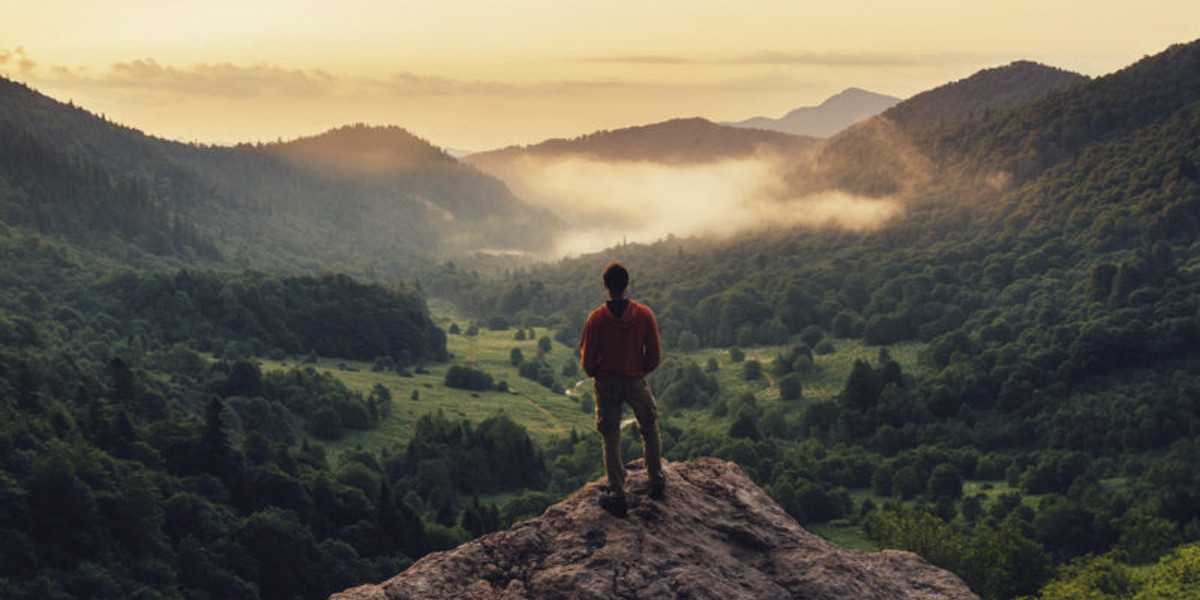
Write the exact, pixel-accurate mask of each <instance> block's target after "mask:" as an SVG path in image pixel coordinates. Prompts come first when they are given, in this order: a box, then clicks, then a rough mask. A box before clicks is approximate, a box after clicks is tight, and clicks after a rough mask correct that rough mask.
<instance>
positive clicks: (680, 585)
mask: <svg viewBox="0 0 1200 600" xmlns="http://www.w3.org/2000/svg"><path fill="white" fill-rule="evenodd" d="M644 472H645V471H644V469H639V470H637V471H633V472H632V473H631V475H632V477H631V481H630V484H631V485H633V486H636V485H644V484H645V474H644ZM666 475H667V482H668V488H667V497H666V500H665V501H663V502H661V503H659V502H652V501H650V500H648V499H642V498H639V499H640V500H641V502H640V503H638V504H637V505H636V506H634V507H633V508H632V509H631V510H630V512H629V515H628V516H627V517H626V518H614V517H612V516H610V515H609V514H608V513H606V512H605V511H604V510H603V509H601V508H600V507H599V506H598V505H597V503H596V500H597V497H598V496H599V495H600V493H601V486H602V483H601V482H600V481H595V482H592V483H590V484H588V485H586V486H584V487H583V488H582V489H580V490H579V491H577V492H575V493H574V494H572V495H571V496H570V497H568V498H567V499H566V500H563V501H562V502H560V503H558V504H555V505H554V506H551V507H550V508H548V509H546V511H545V512H544V513H543V514H542V515H541V516H540V517H537V518H534V519H530V520H527V521H524V522H521V523H519V524H517V525H515V526H513V527H512V528H511V529H509V530H506V531H500V532H496V533H492V534H489V535H485V536H483V537H481V538H479V539H476V540H474V541H471V542H468V543H466V544H463V545H462V546H459V547H458V548H455V549H453V550H450V551H447V552H440V553H436V554H431V555H429V556H426V557H425V558H423V559H421V560H420V561H418V562H417V563H416V564H414V565H413V566H411V567H409V568H408V569H407V570H405V571H404V572H402V573H400V574H399V575H397V576H396V577H394V578H392V579H390V580H388V581H386V582H384V583H381V584H378V585H365V586H360V587H357V588H353V589H350V590H346V591H345V592H342V593H340V594H334V595H333V597H332V599H333V600H385V599H409V598H429V599H441V598H446V599H449V598H474V599H477V600H484V599H492V598H494V599H497V600H499V599H501V598H503V599H513V600H515V599H519V598H666V597H672V598H696V599H712V600H722V599H729V598H764V599H767V598H778V599H783V598H811V599H812V600H841V599H843V598H847V597H851V598H857V599H862V600H871V599H885V598H886V599H903V598H912V599H917V598H927V599H934V598H937V599H947V600H948V599H953V598H962V599H968V598H978V596H976V595H975V594H973V593H972V592H971V590H969V589H968V588H967V586H966V585H964V584H963V583H962V581H961V580H959V579H958V577H956V576H954V575H953V574H951V573H949V572H946V571H943V570H941V569H938V568H936V567H933V566H932V565H930V564H929V563H927V562H925V561H924V560H922V559H921V558H920V557H918V556H917V555H915V554H912V553H909V552H900V551H894V550H885V551H883V552H874V553H865V552H856V551H852V550H845V549H842V548H839V547H837V546H834V545H833V544H831V543H829V542H827V541H825V540H823V539H821V538H819V537H817V536H815V535H813V534H811V533H808V532H807V531H805V530H804V529H803V528H801V527H800V525H799V524H797V523H796V521H795V520H794V519H792V518H791V517H790V516H788V514H787V513H786V512H784V511H783V509H781V508H780V507H779V505H778V504H776V503H775V502H774V501H773V500H771V498H770V497H769V496H767V494H766V493H765V492H763V490H762V489H760V488H759V487H758V486H756V485H755V484H754V482H753V481H751V480H750V478H749V477H747V476H746V474H745V473H744V472H743V471H742V470H741V469H740V468H738V466H737V465H735V464H733V463H729V462H725V461H720V460H715V459H697V460H694V461H690V462H687V463H675V464H671V465H669V466H668V468H667V469H666Z"/></svg>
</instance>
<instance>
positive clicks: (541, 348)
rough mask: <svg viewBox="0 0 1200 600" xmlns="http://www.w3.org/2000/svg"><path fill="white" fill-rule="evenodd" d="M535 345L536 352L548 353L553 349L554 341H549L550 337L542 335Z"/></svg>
mask: <svg viewBox="0 0 1200 600" xmlns="http://www.w3.org/2000/svg"><path fill="white" fill-rule="evenodd" d="M537 347H538V352H541V353H543V354H548V353H549V352H550V351H551V350H553V349H554V342H553V341H551V339H550V338H548V337H546V336H542V338H541V339H539V340H538V343H537Z"/></svg>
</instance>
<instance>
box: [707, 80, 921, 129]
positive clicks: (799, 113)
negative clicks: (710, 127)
mask: <svg viewBox="0 0 1200 600" xmlns="http://www.w3.org/2000/svg"><path fill="white" fill-rule="evenodd" d="M898 102H900V98H896V97H895V96H888V95H886V94H879V93H876V92H872V91H869V90H864V89H862V88H856V87H852V88H847V89H845V90H842V91H841V92H838V93H837V94H834V95H833V96H830V97H829V98H827V99H825V101H824V102H822V103H820V104H818V105H816V106H801V107H799V108H794V109H792V110H791V111H788V113H787V114H785V115H783V116H782V117H779V118H778V119H772V118H770V117H753V118H750V119H746V120H744V121H736V122H732V123H726V125H730V126H732V127H745V128H753V129H767V130H770V131H779V132H783V133H790V134H792V135H807V136H814V137H829V136H831V135H834V134H835V133H837V132H839V131H841V130H843V129H845V128H847V127H849V126H851V125H853V124H855V123H857V122H859V121H861V120H863V119H866V118H870V117H873V116H875V115H877V114H879V113H881V112H883V111H885V110H887V109H889V108H891V107H892V106H895V105H896V103H898Z"/></svg>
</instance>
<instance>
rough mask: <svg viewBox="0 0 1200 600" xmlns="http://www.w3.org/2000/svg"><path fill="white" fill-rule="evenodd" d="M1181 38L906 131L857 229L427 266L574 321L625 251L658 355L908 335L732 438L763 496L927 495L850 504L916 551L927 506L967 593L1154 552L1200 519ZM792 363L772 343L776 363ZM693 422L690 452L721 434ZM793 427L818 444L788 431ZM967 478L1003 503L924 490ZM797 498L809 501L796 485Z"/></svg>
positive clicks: (1192, 110)
mask: <svg viewBox="0 0 1200 600" xmlns="http://www.w3.org/2000/svg"><path fill="white" fill-rule="evenodd" d="M1197 56H1200V43H1192V44H1187V45H1181V46H1176V47H1173V48H1171V49H1169V50H1167V51H1166V52H1164V53H1162V54H1160V55H1157V56H1153V57H1150V58H1147V59H1145V60H1143V61H1141V62H1139V63H1137V64H1134V65H1132V66H1130V67H1128V68H1126V69H1123V70H1121V71H1119V72H1116V73H1114V74H1112V75H1108V76H1105V77H1101V78H1098V79H1096V80H1093V81H1087V82H1079V81H1078V78H1076V77H1072V76H1061V77H1059V76H1056V77H1051V78H1050V80H1051V81H1059V82H1068V85H1067V86H1066V87H1065V88H1062V87H1061V86H1060V87H1059V88H1058V91H1051V90H1049V89H1046V90H1045V91H1044V92H1043V94H1045V93H1049V94H1051V95H1049V96H1046V97H1045V98H1044V99H1040V100H1038V99H1035V100H1033V101H1032V102H1031V103H1029V104H1024V105H1019V106H1015V107H1010V108H1003V107H993V108H990V109H988V110H983V111H978V110H975V111H971V110H963V111H960V114H962V115H964V117H963V118H964V120H963V121H961V122H960V123H959V124H957V125H955V126H953V127H949V126H946V125H944V124H937V125H936V126H934V127H933V128H932V129H931V130H929V131H933V132H935V133H932V134H926V135H922V136H915V137H908V138H906V143H909V144H911V145H912V147H913V148H914V149H915V150H917V151H919V152H921V153H922V154H923V155H924V156H925V157H926V158H927V159H928V161H929V162H928V167H929V169H930V170H931V174H930V176H929V177H928V179H926V180H924V182H923V183H921V185H919V186H916V187H914V188H912V189H908V190H906V198H908V202H907V209H906V210H907V213H906V215H905V216H904V217H903V218H900V219H897V220H895V221H893V222H891V223H889V224H888V225H886V226H884V227H882V228H881V229H880V230H878V231H875V232H870V233H848V232H838V231H816V230H810V231H794V232H787V233H782V232H777V233H774V234H767V235H762V236H758V237H754V238H739V239H734V240H732V241H728V242H711V241H702V240H690V239H679V240H667V241H662V242H659V243H656V244H651V245H639V244H633V245H627V246H621V247H618V248H614V249H612V250H610V251H607V252H604V253H601V254H598V255H591V256H585V257H582V258H580V259H578V260H569V261H564V262H562V263H560V264H558V265H554V266H552V267H547V268H542V269H536V270H533V271H530V272H527V273H520V274H517V275H515V276H513V278H512V279H511V280H510V281H508V282H503V283H496V284H488V283H475V282H473V281H471V280H470V279H468V278H466V277H464V276H462V274H461V273H454V272H451V271H444V272H443V273H442V274H441V276H440V277H438V278H437V279H435V280H433V281H431V282H430V283H429V284H428V285H429V287H431V288H435V289H438V290H439V291H442V292H444V293H447V294H452V295H455V296H456V297H458V298H460V300H461V301H462V302H463V303H464V304H467V305H469V306H471V307H472V308H473V309H474V310H476V311H478V312H479V314H481V315H488V314H505V315H510V316H513V317H514V318H517V319H519V318H522V317H523V316H527V317H528V318H531V319H539V318H540V319H546V318H547V317H546V316H547V315H555V316H554V317H553V318H554V319H556V320H557V321H558V324H559V326H560V327H561V331H562V333H561V336H560V338H561V339H563V340H564V341H566V342H568V343H570V342H571V341H573V339H574V336H575V332H576V331H577V329H578V326H579V325H578V324H579V323H580V322H581V319H582V315H584V314H585V312H584V311H585V310H587V309H588V308H589V307H590V306H592V305H594V304H595V302H597V300H598V293H597V291H598V289H599V285H598V283H595V282H597V281H598V279H597V278H598V271H599V269H600V268H601V267H602V266H603V263H604V262H605V261H607V260H609V259H610V258H619V259H621V260H623V261H625V263H626V264H628V265H629V266H630V268H631V270H632V271H633V273H634V281H633V283H632V289H633V293H634V295H635V297H638V298H641V299H643V300H645V301H647V302H648V303H649V304H650V305H651V306H652V307H653V308H654V309H655V311H656V312H657V313H658V315H659V318H660V324H661V326H662V330H663V334H664V337H665V339H666V340H667V344H668V352H669V351H670V348H672V347H674V348H686V347H694V346H695V345H696V344H699V345H702V346H717V347H731V346H738V347H742V348H744V347H747V346H753V345H758V344H780V343H792V344H799V343H801V342H799V341H798V340H799V339H802V338H801V337H800V336H804V335H806V334H807V333H808V332H810V331H811V332H812V333H813V334H812V336H811V338H810V339H812V340H813V341H814V342H815V341H817V340H820V339H821V337H822V336H832V337H833V338H834V339H838V338H857V339H860V340H862V341H863V342H865V343H867V344H870V345H875V346H880V347H883V348H886V347H887V346H888V345H889V344H896V343H900V342H908V341H916V342H919V343H920V344H921V345H922V348H923V349H922V350H921V353H920V364H921V367H922V369H923V374H921V375H920V376H912V375H909V376H906V377H903V378H898V377H897V376H896V375H895V373H892V374H889V370H894V369H892V367H889V364H890V363H889V362H888V360H887V359H886V358H885V357H883V356H881V358H880V360H879V361H877V362H874V364H870V363H863V364H862V365H861V367H856V369H855V371H854V372H853V373H852V374H851V375H850V378H849V379H848V381H847V382H846V387H845V390H844V392H843V395H842V397H841V401H840V402H836V403H828V404H814V405H810V406H808V407H807V408H806V410H804V411H803V413H802V414H803V416H802V417H801V418H800V419H799V420H798V421H796V422H795V423H794V424H793V427H792V428H790V429H785V430H784V431H783V432H780V433H777V434H775V435H765V436H764V437H763V438H762V439H760V440H759V441H757V442H755V443H754V444H752V445H751V446H749V447H747V448H745V449H743V450H740V452H743V453H744V454H740V455H739V456H740V458H738V460H740V461H742V462H743V464H746V465H748V466H750V467H751V468H752V469H754V471H753V472H755V473H757V474H758V477H760V479H761V481H762V482H763V483H765V484H769V485H773V486H776V487H774V488H772V489H774V490H776V491H778V492H779V493H783V489H784V487H785V486H786V485H792V486H799V487H802V488H805V489H809V488H808V487H807V486H816V488H817V489H819V488H821V487H822V486H846V487H848V488H851V489H855V488H862V487H871V488H872V489H873V491H874V493H875V494H876V495H878V496H884V497H890V496H894V497H896V498H900V499H912V498H923V500H922V501H921V502H918V503H917V504H915V505H914V504H912V503H911V502H905V503H903V504H900V503H892V502H890V501H889V502H886V503H884V504H883V505H882V506H880V505H879V504H878V503H872V505H871V506H867V505H865V504H863V505H861V506H858V507H856V509H855V510H857V511H858V514H859V515H860V516H859V517H856V518H861V520H862V523H863V526H864V527H865V530H866V531H867V533H869V534H870V535H872V536H874V537H875V539H877V540H878V541H879V542H880V543H883V544H885V545H900V546H902V547H912V548H919V549H921V550H922V551H923V552H924V551H929V552H933V550H932V549H931V548H930V547H929V546H923V545H922V544H926V543H927V542H928V541H929V540H923V539H918V537H919V536H918V534H917V533H915V532H917V531H919V530H922V529H926V530H928V529H929V527H931V526H916V527H913V526H912V525H913V524H914V523H917V522H922V521H921V519H927V518H932V519H934V521H932V523H943V524H944V525H939V527H941V529H938V531H939V534H938V536H939V537H938V539H939V542H938V543H939V544H950V545H952V546H953V545H954V544H961V545H962V547H964V548H970V549H971V551H970V552H965V551H964V552H958V553H952V552H947V553H945V554H944V555H939V556H937V557H936V558H935V559H934V562H936V563H938V564H943V565H946V566H949V567H951V568H952V569H954V570H955V571H956V572H958V573H960V574H962V575H963V576H964V577H966V578H967V581H968V582H969V583H971V584H972V586H973V587H974V588H975V589H977V590H979V591H980V592H982V593H983V594H984V595H985V596H987V597H1011V596H1013V595H1017V594H1030V593H1035V592H1036V591H1037V590H1038V588H1039V586H1040V585H1041V584H1042V583H1044V582H1046V581H1047V580H1049V579H1050V578H1051V576H1052V574H1053V573H1052V571H1051V570H1049V569H1047V568H1044V567H1041V566H1037V565H1043V564H1046V563H1047V562H1055V563H1063V562H1066V561H1069V560H1072V559H1075V558H1078V557H1081V556H1083V555H1086V554H1089V553H1090V554H1102V553H1106V552H1114V554H1113V555H1112V556H1114V557H1116V558H1117V559H1119V560H1124V561H1131V562H1135V563H1138V562H1145V561H1149V560H1153V559H1154V558H1156V557H1158V556H1159V555H1160V554H1161V553H1163V552H1165V551H1167V550H1168V549H1170V548H1171V547H1173V546H1175V545H1176V544H1180V543H1184V542H1194V541H1197V540H1200V525H1198V524H1200V513H1197V512H1196V510H1195V508H1194V507H1195V506H1197V503H1196V501H1195V499H1196V498H1197V497H1200V496H1198V494H1200V491H1198V488H1197V482H1200V470H1197V468H1196V467H1195V464H1194V458H1189V457H1192V456H1193V455H1194V454H1195V452H1196V450H1197V449H1196V445H1195V439H1196V436H1197V435H1198V434H1200V404H1198V403H1197V398H1198V397H1200V388H1197V387H1196V384H1195V381H1196V375H1198V374H1200V355H1197V354H1196V353H1197V350H1198V349H1200V300H1198V298H1200V270H1198V268H1200V245H1197V243H1196V242H1195V235H1196V232H1197V230H1196V229H1195V227H1196V223H1197V219H1200V170H1198V169H1197V165H1198V164H1200V104H1198V103H1197V98H1196V97H1195V93H1194V91H1195V90H1196V89H1198V88H1197V86H1198V85H1200V69H1198V68H1196V66H1197V63H1196V57H1197ZM1018 68H1022V69H1025V68H1027V67H1026V66H1023V65H1018ZM994 75H995V74H991V75H989V77H991V76H994ZM1072 81H1074V83H1069V82H1072ZM1056 85H1058V84H1056ZM1051 87H1054V86H1051ZM939 95H941V96H943V97H946V98H953V95H945V94H939ZM918 99H919V97H918ZM916 100H917V99H914V101H916ZM947 101H950V100H947ZM904 106H905V105H904V104H903V103H902V104H901V105H898V106H897V107H896V108H894V109H893V110H895V111H900V112H902V111H903V110H904ZM905 127H909V126H907V125H906V126H905ZM897 129H900V128H899V127H897ZM989 175H990V176H992V177H991V178H990V179H989V177H988V176H989ZM993 184H994V185H993ZM877 191H886V190H877ZM810 351H811V348H810V347H809V346H808V345H807V344H804V345H799V346H798V350H796V351H795V352H794V353H792V355H791V356H792V357H793V358H795V357H797V356H800V355H804V354H805V353H807V352H810ZM789 363H790V364H791V366H790V367H789V366H788V365H789ZM797 364H798V363H796V362H795V361H794V360H791V359H787V358H783V359H781V362H780V366H779V368H778V370H777V371H776V374H777V376H782V375H784V374H787V373H788V372H789V371H790V370H792V369H796V368H798V367H797V366H796V365H797ZM699 372H700V371H699V369H697V370H696V373H699ZM907 377H912V379H908V378H907ZM693 379H694V376H693ZM889 382H890V383H889ZM699 389H703V388H699ZM703 397H710V394H708V393H705V394H704V395H703ZM702 402H703V401H702ZM748 415H749V419H750V422H751V423H752V422H753V421H754V419H755V418H761V415H755V414H754V412H753V411H751V412H750V413H748ZM743 430H745V429H744V428H743ZM759 431H762V428H761V426H760V428H759ZM696 435H697V436H699V435H700V434H696ZM700 439H702V438H700ZM687 440H688V435H687V433H686V432H685V434H684V436H683V440H682V441H681V442H680V443H681V444H684V445H686V446H687V447H688V448H689V449H690V450H689V451H690V452H694V453H695V454H696V455H700V454H703V453H705V452H708V451H711V450H712V449H714V448H716V447H718V446H719V442H718V440H716V439H712V440H711V441H710V442H707V443H706V442H700V441H691V442H689V441H687ZM796 440H810V441H811V440H820V441H822V442H824V444H825V448H827V450H825V451H824V452H822V451H818V450H816V449H814V448H812V447H810V446H807V444H808V443H809V442H801V443H800V446H799V448H800V449H798V450H787V449H788V448H793V447H795V444H796V443H797V442H796ZM789 452H797V453H799V455H803V454H805V453H808V452H812V453H813V454H811V455H809V456H810V458H809V459H808V460H810V461H812V462H804V460H798V461H793V460H792V459H793V458H797V457H798V455H791V454H788V453H789ZM718 453H719V451H718ZM784 456H787V457H789V458H788V459H786V460H785V459H782V458H781V457H784ZM832 457H840V458H836V459H835V458H832ZM830 460H839V461H842V462H841V463H840V464H842V465H844V467H841V468H835V467H833V466H832V465H828V464H827V463H828V461H830ZM939 465H941V466H939ZM831 469H832V470H831ZM961 478H977V479H984V480H988V479H992V480H996V479H999V480H1007V483H1008V484H1009V485H1011V486H1013V487H1014V488H1016V493H1015V494H1014V495H1013V496H1011V497H1010V498H1008V499H1007V500H1005V501H1004V502H1007V503H1008V504H1007V505H1004V504H1002V503H991V504H989V503H988V502H987V501H986V498H987V497H985V496H981V497H978V498H971V497H967V498H962V499H961V500H960V499H959V496H960V494H961V493H962V492H961V487H958V486H955V485H949V486H948V487H947V488H946V489H949V490H950V492H949V493H944V492H943V491H940V490H941V489H942V488H941V483H938V482H941V481H943V480H946V481H953V480H955V479H961ZM935 480H937V481H935ZM1022 495H1025V496H1026V497H1027V500H1026V501H1025V502H1023V501H1022V500H1021V498H1022ZM1028 497H1036V498H1038V500H1037V501H1036V503H1034V502H1032V501H1029V500H1028ZM809 501H810V502H811V501H812V498H811V497H810V498H809ZM784 504H785V506H786V505H787V503H786V502H784ZM981 506H983V507H990V508H986V512H983V513H981V512H980V511H979V510H978V509H979V507H981ZM1004 506H1007V508H1004ZM872 507H873V508H872ZM798 509H799V510H802V511H803V513H804V514H805V515H807V517H806V518H808V519H810V520H811V519H814V517H813V515H812V512H811V509H810V504H809V503H808V502H803V501H802V502H800V503H799V505H798ZM823 514H824V515H825V516H824V517H819V518H817V520H819V519H820V518H829V517H830V515H837V514H839V512H838V511H834V512H832V513H829V512H825V513H823ZM840 514H847V513H840ZM926 515H929V516H926ZM914 536H918V537H914ZM925 555H926V556H929V554H925ZM1004 556H1008V557H1009V558H1003V557H1004ZM1012 561H1017V562H1018V563H1020V565H1024V566H1019V565H1017V564H1016V563H1014V562H1012ZM1005 564H1008V565H1010V570H1008V571H1005V567H1002V566H1001V565H1005ZM1035 566H1037V567H1036V568H1035ZM1089 568H1090V567H1089Z"/></svg>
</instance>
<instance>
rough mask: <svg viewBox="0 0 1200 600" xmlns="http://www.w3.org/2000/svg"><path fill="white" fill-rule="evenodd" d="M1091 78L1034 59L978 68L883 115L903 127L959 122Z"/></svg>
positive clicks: (898, 105) (1019, 103)
mask: <svg viewBox="0 0 1200 600" xmlns="http://www.w3.org/2000/svg"><path fill="white" fill-rule="evenodd" d="M1087 80H1088V78H1087V77H1086V76H1084V75H1080V74H1079V73H1074V72H1071V71H1067V70H1065V69H1059V68H1057V67H1051V66H1048V65H1044V64H1041V63H1038V62H1034V61H1031V60H1017V61H1013V62H1011V63H1009V64H1007V65H1003V66H999V67H992V68H989V69H982V70H980V71H976V72H975V73H974V74H972V75H971V76H969V77H966V78H963V79H959V80H957V81H952V82H950V83H947V84H944V85H941V86H938V87H936V88H933V89H931V90H928V91H925V92H921V93H920V94H917V95H915V96H913V97H912V98H909V99H907V100H905V101H904V102H901V103H899V104H897V105H895V106H893V107H892V108H890V109H888V110H887V111H886V112H885V113H884V116H885V117H887V118H889V119H891V120H893V121H895V122H896V123H898V124H899V125H901V126H902V127H912V126H914V125H926V124H932V123H937V122H942V123H949V122H954V121H959V120H962V119H965V118H967V117H969V116H970V115H972V114H976V113H980V112H982V111H985V110H989V109H991V110H996V109H1005V108H1012V107H1015V106H1019V105H1022V104H1025V103H1027V102H1031V101H1033V100H1036V99H1038V98H1042V97H1045V96H1048V95H1050V94H1051V93H1054V92H1057V91H1059V90H1063V89H1065V88H1067V87H1070V86H1072V85H1074V84H1076V83H1080V82H1083V81H1087Z"/></svg>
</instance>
